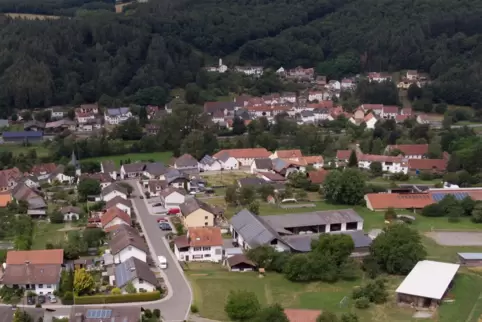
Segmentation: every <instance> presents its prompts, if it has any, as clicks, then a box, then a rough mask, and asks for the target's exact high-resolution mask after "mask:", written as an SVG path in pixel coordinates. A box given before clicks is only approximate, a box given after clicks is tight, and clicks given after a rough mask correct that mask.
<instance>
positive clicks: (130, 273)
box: [115, 257, 157, 287]
mask: <svg viewBox="0 0 482 322" xmlns="http://www.w3.org/2000/svg"><path fill="white" fill-rule="evenodd" d="M136 278H138V279H142V280H144V281H146V282H148V283H150V284H152V285H154V286H157V278H156V276H155V275H154V273H153V272H152V271H151V269H150V268H149V265H147V263H145V262H143V261H141V260H139V259H137V258H136V257H131V258H129V259H128V260H126V261H125V262H123V263H120V264H118V265H116V267H115V282H116V285H117V286H118V287H124V286H125V285H126V284H127V283H129V282H131V281H133V280H134V279H136Z"/></svg>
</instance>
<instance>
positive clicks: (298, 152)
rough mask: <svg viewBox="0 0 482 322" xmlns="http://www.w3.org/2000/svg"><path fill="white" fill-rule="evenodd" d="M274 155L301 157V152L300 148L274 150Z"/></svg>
mask: <svg viewBox="0 0 482 322" xmlns="http://www.w3.org/2000/svg"><path fill="white" fill-rule="evenodd" d="M275 152H276V155H277V156H278V158H286V159H289V158H301V157H303V153H301V150H276V151H275Z"/></svg>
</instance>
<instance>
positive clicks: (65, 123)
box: [45, 119, 77, 134]
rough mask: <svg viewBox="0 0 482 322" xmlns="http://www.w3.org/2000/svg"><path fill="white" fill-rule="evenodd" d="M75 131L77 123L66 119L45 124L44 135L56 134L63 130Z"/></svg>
mask: <svg viewBox="0 0 482 322" xmlns="http://www.w3.org/2000/svg"><path fill="white" fill-rule="evenodd" d="M76 129H77V123H76V122H75V121H71V120H66V119H61V120H57V121H53V122H48V123H45V134H57V133H62V132H63V131H65V130H69V131H71V132H74V131H75V130H76Z"/></svg>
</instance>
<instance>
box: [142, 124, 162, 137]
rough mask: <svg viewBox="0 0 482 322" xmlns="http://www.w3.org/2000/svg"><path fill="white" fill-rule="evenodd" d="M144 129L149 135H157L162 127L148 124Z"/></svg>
mask: <svg viewBox="0 0 482 322" xmlns="http://www.w3.org/2000/svg"><path fill="white" fill-rule="evenodd" d="M144 129H145V131H146V133H147V134H148V135H157V133H159V130H160V129H161V127H160V126H159V125H157V124H146V126H145V128H144Z"/></svg>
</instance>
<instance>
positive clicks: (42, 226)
mask: <svg viewBox="0 0 482 322" xmlns="http://www.w3.org/2000/svg"><path fill="white" fill-rule="evenodd" d="M64 227H65V225H64V224H51V223H48V222H45V221H38V222H35V229H34V233H33V245H32V249H45V245H46V244H47V243H52V244H61V243H62V241H65V238H66V237H67V232H66V231H63V230H62V229H63V228H64Z"/></svg>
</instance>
